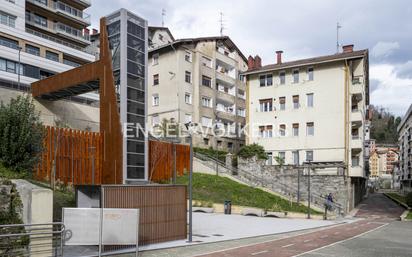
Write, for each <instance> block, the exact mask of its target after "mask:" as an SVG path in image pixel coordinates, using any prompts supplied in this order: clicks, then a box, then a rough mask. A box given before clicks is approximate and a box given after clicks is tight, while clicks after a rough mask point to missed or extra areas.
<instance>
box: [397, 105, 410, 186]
mask: <svg viewBox="0 0 412 257" xmlns="http://www.w3.org/2000/svg"><path fill="white" fill-rule="evenodd" d="M398 134H399V140H398V143H399V170H400V180H401V181H400V183H401V185H400V187H401V189H403V190H404V191H406V192H410V191H412V104H411V106H410V107H409V109H408V111H407V112H406V114H405V116H404V117H403V118H402V121H401V123H400V124H399V126H398Z"/></svg>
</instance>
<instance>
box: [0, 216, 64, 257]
mask: <svg viewBox="0 0 412 257" xmlns="http://www.w3.org/2000/svg"><path fill="white" fill-rule="evenodd" d="M64 231H65V229H64V225H63V223H61V222H54V223H45V224H11V225H0V256H4V257H14V256H52V257H57V256H63V240H64Z"/></svg>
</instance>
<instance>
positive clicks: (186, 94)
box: [185, 93, 192, 104]
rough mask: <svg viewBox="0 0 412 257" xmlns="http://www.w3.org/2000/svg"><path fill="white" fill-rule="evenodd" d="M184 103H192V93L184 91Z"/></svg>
mask: <svg viewBox="0 0 412 257" xmlns="http://www.w3.org/2000/svg"><path fill="white" fill-rule="evenodd" d="M185 103H187V104H192V95H191V94H190V93H185Z"/></svg>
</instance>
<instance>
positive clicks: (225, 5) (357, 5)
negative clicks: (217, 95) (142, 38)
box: [86, 0, 412, 116]
mask: <svg viewBox="0 0 412 257" xmlns="http://www.w3.org/2000/svg"><path fill="white" fill-rule="evenodd" d="M119 8H126V9H129V10H130V11H132V12H134V13H136V14H138V15H140V16H142V17H143V18H145V19H147V20H148V22H149V25H150V26H161V24H162V15H161V13H162V9H165V10H166V15H165V17H164V22H165V26H167V27H169V29H170V30H171V32H172V34H173V35H174V37H175V38H187V37H198V36H213V35H220V22H219V20H220V13H223V21H224V31H223V34H224V35H227V36H230V37H231V39H232V40H233V41H234V42H235V44H236V45H237V46H238V47H239V48H240V50H241V51H242V52H243V54H244V55H245V56H249V55H253V56H254V55H256V54H258V55H259V56H260V57H261V58H262V64H263V65H265V64H270V63H274V62H275V51H276V50H283V51H284V53H283V60H284V61H290V60H296V59H300V58H308V57H315V56H320V55H328V54H333V53H335V52H336V23H337V22H339V23H340V25H341V29H340V30H339V31H340V32H339V35H340V36H339V37H340V41H339V43H340V44H341V45H345V44H354V45H355V50H360V49H366V48H367V49H369V59H370V60H369V61H370V69H369V73H370V99H371V104H373V105H376V106H382V107H384V108H385V109H387V110H388V111H390V112H392V113H394V114H395V115H397V116H403V115H404V114H405V113H406V111H407V109H408V107H409V105H411V104H412V5H411V4H410V1H408V0H357V1H356V0H344V1H342V0H341V1H337V0H287V1H284V0H283V1H280V0H255V1H253V0H237V1H232V0H226V1H224V0H203V1H199V0H191V1H187V0H163V1H162V0H92V6H91V7H90V8H89V9H87V10H86V12H88V13H90V14H91V15H92V26H94V27H96V28H98V20H99V17H101V16H105V15H107V14H109V13H112V12H114V11H116V10H117V9H119Z"/></svg>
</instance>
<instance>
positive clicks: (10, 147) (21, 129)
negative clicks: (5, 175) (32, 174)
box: [0, 96, 44, 172]
mask: <svg viewBox="0 0 412 257" xmlns="http://www.w3.org/2000/svg"><path fill="white" fill-rule="evenodd" d="M43 136H44V128H43V126H42V123H41V122H40V115H39V113H36V111H35V109H34V104H33V100H32V98H31V97H30V96H18V97H17V98H16V99H11V101H10V103H9V104H7V105H5V104H3V102H2V103H1V104H0V162H2V163H3V165H4V166H5V167H7V168H10V169H12V170H14V171H19V172H21V171H26V170H28V171H31V170H32V169H33V166H34V165H35V163H36V162H37V161H38V159H39V153H41V151H42V147H43Z"/></svg>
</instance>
